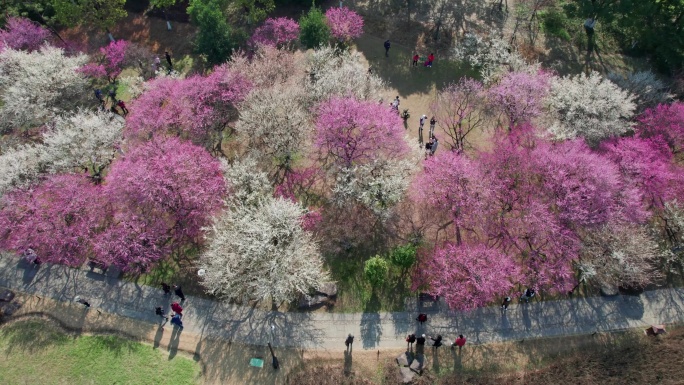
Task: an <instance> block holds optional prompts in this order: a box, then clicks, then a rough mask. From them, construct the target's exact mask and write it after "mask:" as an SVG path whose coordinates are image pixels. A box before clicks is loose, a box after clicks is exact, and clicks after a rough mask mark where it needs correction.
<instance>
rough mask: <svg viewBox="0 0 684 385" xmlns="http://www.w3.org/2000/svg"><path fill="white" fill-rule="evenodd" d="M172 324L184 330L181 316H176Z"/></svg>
mask: <svg viewBox="0 0 684 385" xmlns="http://www.w3.org/2000/svg"><path fill="white" fill-rule="evenodd" d="M171 324H172V325H176V326H178V327H179V328H181V330H183V321H181V317H180V315H178V314H174V315H173V316H172V317H171Z"/></svg>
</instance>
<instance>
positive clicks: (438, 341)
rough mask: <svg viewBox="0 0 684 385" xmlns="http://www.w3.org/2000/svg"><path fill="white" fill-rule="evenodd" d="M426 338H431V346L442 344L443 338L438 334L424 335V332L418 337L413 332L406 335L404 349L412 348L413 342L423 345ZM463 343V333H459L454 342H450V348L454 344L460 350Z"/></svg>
mask: <svg viewBox="0 0 684 385" xmlns="http://www.w3.org/2000/svg"><path fill="white" fill-rule="evenodd" d="M428 339H430V340H432V347H433V348H435V349H436V348H438V347H440V346H442V345H444V343H443V342H442V341H443V340H444V338H442V336H441V335H440V334H437V336H436V337H431V336H426V335H425V334H421V335H420V336H419V337H416V335H415V334H409V335H408V336H406V344H407V345H406V349H407V350H409V351H410V350H411V349H412V348H413V344H414V343H415V344H416V346H425V343H426V342H427V340H428ZM465 343H466V338H465V337H464V336H463V334H459V335H458V338H456V339H455V340H454V342H452V343H451V348H452V349H454V348H455V347H456V346H458V348H459V350H460V349H461V348H462V347H463V346H464V345H465Z"/></svg>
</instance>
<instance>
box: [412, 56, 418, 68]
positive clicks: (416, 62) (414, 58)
mask: <svg viewBox="0 0 684 385" xmlns="http://www.w3.org/2000/svg"><path fill="white" fill-rule="evenodd" d="M419 59H420V56H418V54H417V53H416V54H415V55H413V62H411V67H418V60H419Z"/></svg>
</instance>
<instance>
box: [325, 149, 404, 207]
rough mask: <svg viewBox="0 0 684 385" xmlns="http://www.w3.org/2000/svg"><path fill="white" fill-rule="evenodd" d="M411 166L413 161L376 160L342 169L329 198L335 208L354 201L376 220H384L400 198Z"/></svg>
mask: <svg viewBox="0 0 684 385" xmlns="http://www.w3.org/2000/svg"><path fill="white" fill-rule="evenodd" d="M415 164H416V163H415V162H414V161H413V160H400V161H397V160H376V161H374V162H371V163H367V164H363V165H358V166H354V167H351V168H342V169H340V170H339V171H338V173H337V178H336V183H335V186H334V187H333V197H332V199H333V201H334V202H335V203H336V204H338V205H345V204H347V203H349V202H352V201H356V202H359V203H361V204H363V205H364V206H366V207H368V208H369V209H371V210H372V211H373V212H374V213H375V214H376V215H378V216H379V217H381V218H382V217H386V216H387V215H388V214H389V211H390V209H391V208H392V207H393V206H394V204H396V203H397V202H399V201H400V200H401V199H402V198H403V196H404V193H405V192H406V189H407V188H408V184H409V180H410V175H411V173H412V171H413V169H414V168H415Z"/></svg>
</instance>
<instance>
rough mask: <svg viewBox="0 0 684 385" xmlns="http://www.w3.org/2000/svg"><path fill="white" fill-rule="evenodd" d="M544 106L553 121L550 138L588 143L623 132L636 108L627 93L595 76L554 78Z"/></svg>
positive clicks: (597, 74)
mask: <svg viewBox="0 0 684 385" xmlns="http://www.w3.org/2000/svg"><path fill="white" fill-rule="evenodd" d="M547 103H548V107H549V110H550V114H551V117H552V119H553V120H554V123H553V124H552V125H551V127H550V128H549V131H550V132H551V134H553V135H554V136H555V137H556V138H558V139H570V138H577V137H584V138H585V139H586V140H587V141H589V142H590V143H597V142H598V141H600V140H601V139H604V138H608V137H612V136H617V135H621V134H623V133H625V132H627V131H628V130H629V129H630V128H631V124H630V122H629V119H630V118H631V117H632V115H633V114H634V109H635V107H636V105H635V104H634V97H633V96H632V95H631V94H630V93H629V92H627V91H625V90H623V89H621V88H620V87H618V86H617V85H616V84H615V83H613V82H611V81H609V80H608V79H606V78H604V77H602V76H601V75H600V74H599V73H597V72H592V73H591V74H590V75H589V76H586V75H584V74H580V75H577V76H564V77H562V78H554V79H553V80H552V82H551V92H550V94H549V97H548V101H547Z"/></svg>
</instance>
